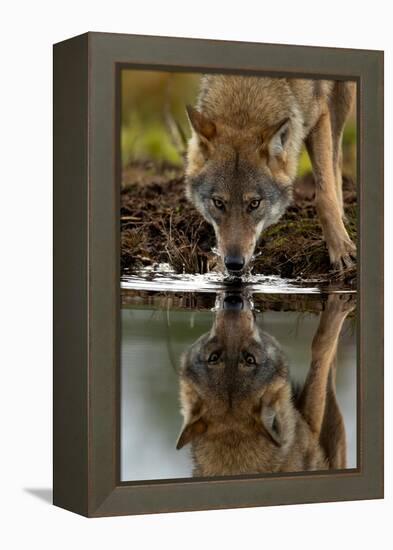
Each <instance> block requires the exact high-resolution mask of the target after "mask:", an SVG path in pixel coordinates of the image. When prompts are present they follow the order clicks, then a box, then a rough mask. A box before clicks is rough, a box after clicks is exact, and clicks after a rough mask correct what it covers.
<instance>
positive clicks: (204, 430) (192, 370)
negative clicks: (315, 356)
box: [177, 294, 291, 449]
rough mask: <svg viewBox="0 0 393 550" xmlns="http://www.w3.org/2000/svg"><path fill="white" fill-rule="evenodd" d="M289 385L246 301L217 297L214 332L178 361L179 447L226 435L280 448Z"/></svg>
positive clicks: (280, 359)
mask: <svg viewBox="0 0 393 550" xmlns="http://www.w3.org/2000/svg"><path fill="white" fill-rule="evenodd" d="M288 380H289V378H288V369H287V366H286V361H285V358H284V355H283V352H282V350H281V348H280V346H279V345H278V343H277V342H276V340H275V339H274V338H273V337H272V336H270V335H269V334H267V333H265V332H263V331H262V330H261V329H260V328H259V327H258V326H257V324H256V321H255V315H254V312H253V311H252V309H251V308H250V303H249V302H248V300H247V299H246V298H245V297H244V296H242V295H240V294H238V295H226V296H223V297H221V298H220V305H219V309H218V311H217V313H216V317H215V320H214V323H213V326H212V329H211V330H210V332H208V333H206V334H204V335H203V336H201V337H200V338H199V339H198V340H197V341H196V342H195V343H194V344H193V345H192V346H191V347H190V348H189V349H188V350H187V351H186V352H185V353H184V355H183V357H182V363H181V370H180V401H181V407H182V412H183V416H184V425H183V429H182V431H181V434H180V437H179V440H178V443H177V448H178V449H180V448H181V447H183V446H184V445H186V444H187V443H189V442H191V441H193V440H194V439H195V438H197V437H198V436H202V437H203V436H204V435H207V436H208V437H210V439H212V438H213V439H214V438H220V436H222V435H223V434H226V433H228V431H231V433H237V434H242V435H246V436H248V437H251V438H253V439H255V438H257V439H258V438H260V437H265V438H267V439H268V440H269V441H270V442H272V443H273V444H274V445H275V446H281V445H283V444H284V443H285V441H284V439H285V433H286V432H287V430H286V429H283V428H284V427H285V428H286V423H287V419H286V413H285V404H286V403H288V402H289V401H290V392H291V390H290V383H289V381H288Z"/></svg>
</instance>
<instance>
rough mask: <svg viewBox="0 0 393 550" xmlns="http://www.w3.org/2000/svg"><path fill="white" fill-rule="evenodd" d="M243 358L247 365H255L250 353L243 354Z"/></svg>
mask: <svg viewBox="0 0 393 550" xmlns="http://www.w3.org/2000/svg"><path fill="white" fill-rule="evenodd" d="M244 358H245V360H246V363H247V365H256V364H257V362H256V360H255V357H254V356H253V355H252V354H251V353H245V354H244Z"/></svg>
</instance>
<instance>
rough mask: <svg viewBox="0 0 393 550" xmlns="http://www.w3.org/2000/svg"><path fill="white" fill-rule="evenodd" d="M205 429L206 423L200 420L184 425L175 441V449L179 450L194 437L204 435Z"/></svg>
mask: <svg viewBox="0 0 393 550" xmlns="http://www.w3.org/2000/svg"><path fill="white" fill-rule="evenodd" d="M206 429H207V426H206V423H205V422H204V421H203V420H202V419H201V418H198V419H197V420H195V421H194V422H189V423H187V424H185V425H184V426H183V428H182V430H181V432H180V435H179V438H178V440H177V444H176V449H178V450H179V449H181V448H182V447H184V445H187V444H188V443H190V442H191V441H192V440H193V439H194V438H195V437H196V436H198V435H201V434H203V433H205V431H206Z"/></svg>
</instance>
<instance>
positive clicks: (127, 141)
mask: <svg viewBox="0 0 393 550" xmlns="http://www.w3.org/2000/svg"><path fill="white" fill-rule="evenodd" d="M199 79H200V75H198V74H189V73H170V72H160V71H140V70H134V69H125V70H123V72H122V75H121V109H122V110H121V155H122V165H123V168H125V167H127V166H128V165H130V164H132V163H135V162H146V161H150V162H153V163H154V164H156V165H157V166H160V165H162V164H165V165H167V164H170V165H173V166H178V167H180V166H181V165H182V163H183V157H182V153H184V142H185V140H186V139H187V138H188V137H189V135H190V128H189V123H188V120H187V115H186V110H185V106H186V104H187V103H190V104H194V103H195V100H196V97H197V94H198V85H199ZM355 103H356V102H355ZM343 147H344V170H343V171H344V173H345V174H346V175H348V176H351V177H352V178H354V179H355V175H356V116H355V112H353V113H352V114H351V116H350V118H349V120H348V122H347V125H346V128H345V132H344V140H343ZM310 171H311V164H310V161H309V158H308V155H307V153H306V151H305V150H303V152H302V155H301V158H300V163H299V175H300V176H302V175H304V174H307V173H308V172H310Z"/></svg>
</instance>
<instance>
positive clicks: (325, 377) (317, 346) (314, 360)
mask: <svg viewBox="0 0 393 550" xmlns="http://www.w3.org/2000/svg"><path fill="white" fill-rule="evenodd" d="M351 309H353V305H352V304H351V302H348V299H347V298H345V300H343V299H342V297H341V296H340V295H338V294H331V295H330V296H329V298H328V301H327V304H326V308H325V310H324V311H323V312H322V314H321V318H320V321H319V325H318V328H317V331H316V333H315V336H314V339H313V342H312V356H311V366H310V369H309V371H308V374H307V378H306V381H305V384H304V386H303V390H302V393H301V395H300V397H299V400H298V405H297V406H298V409H299V411H300V412H301V414H302V415H303V418H304V419H305V420H306V422H307V423H308V425H309V426H310V428H311V430H312V431H313V433H315V434H316V435H317V436H318V437H321V436H322V435H323V437H324V438H325V439H326V434H327V433H334V432H335V428H334V426H337V427H339V418H340V416H341V413H340V412H339V411H338V406H337V403H336V404H335V389H334V388H335V372H334V362H335V358H336V353H337V343H338V339H339V336H340V332H341V329H342V326H343V323H344V320H345V318H346V316H347V315H348V312H349V311H351ZM329 415H330V417H329ZM331 425H333V429H331ZM341 439H342V438H341ZM344 441H345V435H344Z"/></svg>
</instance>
